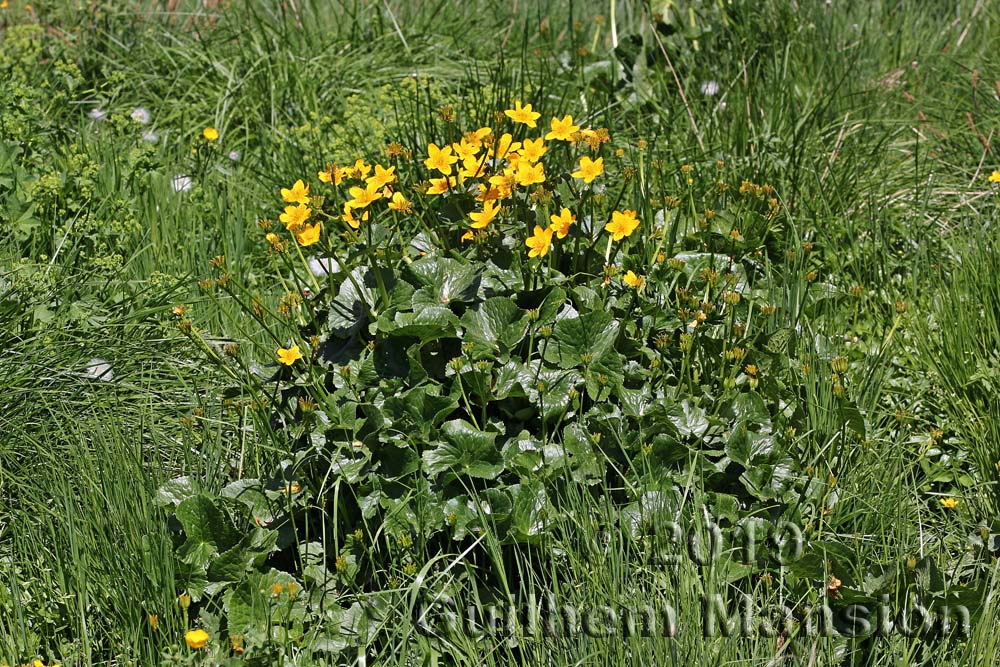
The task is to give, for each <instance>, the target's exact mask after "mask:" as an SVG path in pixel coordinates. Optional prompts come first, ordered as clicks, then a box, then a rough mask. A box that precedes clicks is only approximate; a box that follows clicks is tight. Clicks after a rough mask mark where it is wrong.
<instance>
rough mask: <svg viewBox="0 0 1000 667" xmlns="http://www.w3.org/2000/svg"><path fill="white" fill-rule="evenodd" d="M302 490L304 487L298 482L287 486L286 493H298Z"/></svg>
mask: <svg viewBox="0 0 1000 667" xmlns="http://www.w3.org/2000/svg"><path fill="white" fill-rule="evenodd" d="M301 490H302V485H301V484H299V483H298V482H292V483H291V484H285V493H298V492H299V491H301Z"/></svg>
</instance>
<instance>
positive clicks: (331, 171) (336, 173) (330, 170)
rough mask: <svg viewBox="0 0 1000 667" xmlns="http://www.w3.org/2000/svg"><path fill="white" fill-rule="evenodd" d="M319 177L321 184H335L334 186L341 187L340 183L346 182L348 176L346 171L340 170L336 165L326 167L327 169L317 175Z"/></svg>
mask: <svg viewBox="0 0 1000 667" xmlns="http://www.w3.org/2000/svg"><path fill="white" fill-rule="evenodd" d="M316 175H317V176H318V177H319V180H320V182H321V183H333V184H334V185H340V182H341V181H342V180H344V176H345V175H346V170H344V169H340V168H339V167H337V165H335V164H328V165H326V169H325V170H324V171H321V172H319V173H317V174H316Z"/></svg>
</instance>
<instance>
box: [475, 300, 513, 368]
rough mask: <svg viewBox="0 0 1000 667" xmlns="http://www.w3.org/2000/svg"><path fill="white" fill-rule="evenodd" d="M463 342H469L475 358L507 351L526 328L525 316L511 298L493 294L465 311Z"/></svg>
mask: <svg viewBox="0 0 1000 667" xmlns="http://www.w3.org/2000/svg"><path fill="white" fill-rule="evenodd" d="M462 325H463V326H464V327H465V335H464V336H463V337H462V340H463V342H465V343H471V344H472V346H473V352H472V355H473V356H474V357H476V358H482V357H490V356H492V357H494V358H495V357H497V356H502V355H506V354H508V353H509V352H510V351H511V350H513V349H514V347H515V346H516V345H517V344H518V343H520V342H521V340H522V339H523V338H524V336H525V334H526V333H527V331H528V315H527V313H526V312H525V311H524V310H522V309H521V308H519V307H518V306H517V304H516V303H514V301H513V300H512V299H509V298H507V297H493V298H491V299H487V300H486V301H484V302H483V303H481V304H479V305H478V307H476V308H475V309H470V310H468V311H466V313H465V315H464V316H463V317H462Z"/></svg>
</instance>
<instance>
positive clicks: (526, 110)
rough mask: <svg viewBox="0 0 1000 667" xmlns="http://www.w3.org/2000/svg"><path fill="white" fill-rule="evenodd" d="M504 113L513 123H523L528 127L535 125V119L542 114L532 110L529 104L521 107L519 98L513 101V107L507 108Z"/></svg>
mask: <svg viewBox="0 0 1000 667" xmlns="http://www.w3.org/2000/svg"><path fill="white" fill-rule="evenodd" d="M504 115H505V116H507V117H508V118H510V119H511V120H512V121H514V122H515V123H523V124H525V125H527V126H528V127H535V126H536V125H537V123H535V121H536V120H538V119H539V118H541V116H542V114H540V113H538V112H537V111H532V109H531V105H530V104H526V105H524V106H523V107H522V106H521V100H518V101H516V102H515V103H514V108H513V109H507V110H506V111H504Z"/></svg>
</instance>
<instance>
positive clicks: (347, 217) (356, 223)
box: [340, 202, 368, 229]
mask: <svg viewBox="0 0 1000 667" xmlns="http://www.w3.org/2000/svg"><path fill="white" fill-rule="evenodd" d="M340 219H341V220H343V221H344V222H346V223H347V224H348V225H350V226H351V228H352V229H358V228H359V227H360V226H361V223H362V222H365V221H367V220H368V211H365V212H364V213H363V214H362V215H361V220H358V219H357V218H355V217H354V212H353V211H352V210H351V207H350V202H347V203H345V204H344V214H343V215H342V216H340Z"/></svg>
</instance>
